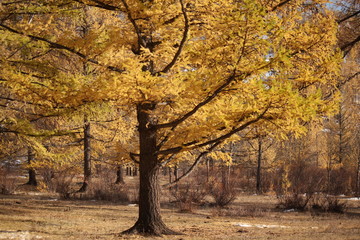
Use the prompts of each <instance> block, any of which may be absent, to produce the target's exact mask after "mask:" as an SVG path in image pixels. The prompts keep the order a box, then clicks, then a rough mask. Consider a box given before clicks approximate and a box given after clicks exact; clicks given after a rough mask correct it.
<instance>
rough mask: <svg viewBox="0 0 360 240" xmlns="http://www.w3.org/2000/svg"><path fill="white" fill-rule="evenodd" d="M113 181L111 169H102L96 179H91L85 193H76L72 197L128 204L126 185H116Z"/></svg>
mask: <svg viewBox="0 0 360 240" xmlns="http://www.w3.org/2000/svg"><path fill="white" fill-rule="evenodd" d="M114 179H115V176H114V174H113V171H111V169H102V170H101V171H100V172H99V174H98V175H97V176H96V177H95V176H94V177H93V179H92V180H91V182H90V183H89V186H88V189H87V191H86V192H83V193H76V194H74V197H75V198H80V199H94V200H101V201H111V202H121V203H128V202H130V199H129V194H128V190H127V188H126V185H125V184H116V183H115V182H114Z"/></svg>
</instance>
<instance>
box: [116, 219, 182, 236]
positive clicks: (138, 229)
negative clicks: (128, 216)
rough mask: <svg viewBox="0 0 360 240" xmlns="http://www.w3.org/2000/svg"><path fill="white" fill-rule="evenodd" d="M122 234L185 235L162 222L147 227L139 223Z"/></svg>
mask: <svg viewBox="0 0 360 240" xmlns="http://www.w3.org/2000/svg"><path fill="white" fill-rule="evenodd" d="M121 234H139V235H145V236H162V235H183V233H180V232H176V231H174V230H171V229H170V228H168V227H167V226H165V224H164V223H162V222H160V223H152V224H146V225H145V224H143V223H140V222H139V221H138V222H136V223H135V225H134V226H132V227H131V228H129V229H128V230H126V231H123V232H122V233H121Z"/></svg>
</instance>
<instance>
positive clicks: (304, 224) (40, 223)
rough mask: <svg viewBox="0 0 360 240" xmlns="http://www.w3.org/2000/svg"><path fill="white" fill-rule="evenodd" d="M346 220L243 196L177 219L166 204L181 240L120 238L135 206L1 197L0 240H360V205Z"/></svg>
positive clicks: (29, 195)
mask: <svg viewBox="0 0 360 240" xmlns="http://www.w3.org/2000/svg"><path fill="white" fill-rule="evenodd" d="M343 201H347V202H348V208H347V210H346V212H345V213H344V214H336V213H314V212H296V211H293V210H290V211H284V210H279V209H276V208H275V205H276V198H275V197H274V196H266V195H261V196H256V195H246V194H244V195H241V196H240V197H239V198H238V199H237V200H236V202H235V203H234V204H233V205H232V206H231V207H230V208H229V209H217V208H214V207H209V206H207V207H197V208H195V209H193V211H192V212H187V213H181V212H179V210H178V209H177V208H176V207H174V206H171V205H168V204H164V206H163V211H162V214H163V218H164V222H165V223H167V224H168V226H169V227H170V228H172V229H173V230H176V231H179V232H182V233H184V235H180V236H163V237H162V238H159V237H157V238H155V237H148V238H145V237H143V236H138V235H121V234H120V233H121V231H123V230H126V229H128V228H129V227H131V226H132V225H133V224H134V223H135V221H136V218H137V206H136V205H134V204H130V205H129V204H126V205H123V204H116V203H110V202H99V201H82V200H81V201H80V200H72V201H69V200H59V199H58V198H57V196H56V195H51V194H47V193H40V192H20V193H17V194H15V195H0V239H21V240H31V239H49V240H50V239H51V240H57V239H59V240H60V239H69V240H70V239H175V240H176V239H177V240H180V239H181V240H190V239H199V240H200V239H204V240H205V239H206V240H208V239H317V240H320V239H326V240H330V239H360V201H356V200H355V199H354V200H351V199H348V200H343Z"/></svg>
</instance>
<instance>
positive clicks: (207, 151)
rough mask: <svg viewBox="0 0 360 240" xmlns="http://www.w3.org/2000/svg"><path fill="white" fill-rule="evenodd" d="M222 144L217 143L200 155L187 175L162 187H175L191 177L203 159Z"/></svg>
mask: <svg viewBox="0 0 360 240" xmlns="http://www.w3.org/2000/svg"><path fill="white" fill-rule="evenodd" d="M220 143H221V141H219V142H217V143H215V144H214V145H212V146H211V147H209V148H208V149H207V150H205V151H204V152H202V153H200V154H199V156H198V157H197V158H196V159H195V162H194V163H193V164H192V165H191V167H190V168H189V169H188V170H187V171H186V173H184V174H183V175H181V176H180V177H178V178H177V179H176V180H174V181H173V182H171V183H167V184H164V185H162V187H171V186H173V185H175V184H176V183H178V182H179V181H180V180H182V179H183V178H186V177H187V176H189V175H190V174H191V173H192V172H193V170H194V169H195V168H196V166H197V165H199V163H200V162H201V160H202V158H203V157H204V156H206V155H207V154H208V153H210V152H211V151H212V150H214V149H215V148H216V147H217V146H218V145H219V144H220Z"/></svg>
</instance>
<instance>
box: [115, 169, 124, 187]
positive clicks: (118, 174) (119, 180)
mask: <svg viewBox="0 0 360 240" xmlns="http://www.w3.org/2000/svg"><path fill="white" fill-rule="evenodd" d="M124 183H125V181H124V174H123V167H122V166H118V167H117V169H116V181H115V184H124Z"/></svg>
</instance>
